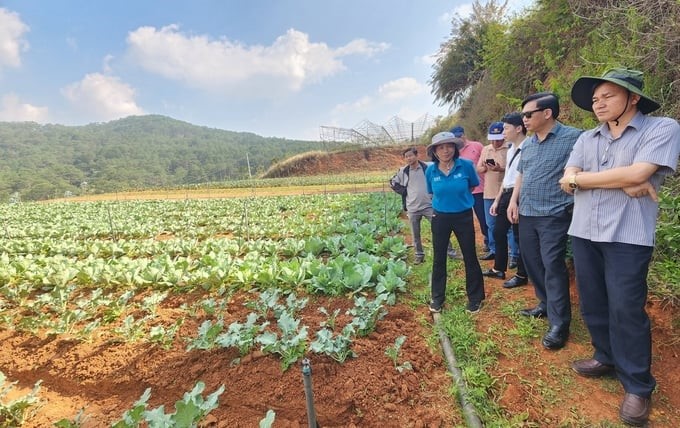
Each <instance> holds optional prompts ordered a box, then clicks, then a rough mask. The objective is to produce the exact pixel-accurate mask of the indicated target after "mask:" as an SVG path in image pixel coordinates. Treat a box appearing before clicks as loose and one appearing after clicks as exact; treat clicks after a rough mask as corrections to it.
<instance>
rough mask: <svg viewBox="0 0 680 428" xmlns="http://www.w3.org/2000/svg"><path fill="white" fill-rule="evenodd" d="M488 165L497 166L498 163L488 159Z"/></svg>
mask: <svg viewBox="0 0 680 428" xmlns="http://www.w3.org/2000/svg"><path fill="white" fill-rule="evenodd" d="M486 163H487V164H488V165H496V161H495V160H493V159H487V160H486Z"/></svg>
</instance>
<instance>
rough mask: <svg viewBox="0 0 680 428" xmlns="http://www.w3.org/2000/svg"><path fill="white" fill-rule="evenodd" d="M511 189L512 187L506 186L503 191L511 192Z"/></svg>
mask: <svg viewBox="0 0 680 428" xmlns="http://www.w3.org/2000/svg"><path fill="white" fill-rule="evenodd" d="M513 189H514V187H506V188H504V189H503V193H512V190H513Z"/></svg>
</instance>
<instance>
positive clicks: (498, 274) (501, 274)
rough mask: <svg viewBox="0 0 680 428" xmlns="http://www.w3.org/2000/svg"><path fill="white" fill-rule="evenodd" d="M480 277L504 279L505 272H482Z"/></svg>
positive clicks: (490, 270) (491, 270)
mask: <svg viewBox="0 0 680 428" xmlns="http://www.w3.org/2000/svg"><path fill="white" fill-rule="evenodd" d="M482 275H484V276H488V277H490V278H496V279H505V272H503V271H502V270H493V269H489V270H485V271H484V272H482Z"/></svg>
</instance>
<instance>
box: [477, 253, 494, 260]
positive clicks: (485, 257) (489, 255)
mask: <svg viewBox="0 0 680 428" xmlns="http://www.w3.org/2000/svg"><path fill="white" fill-rule="evenodd" d="M495 258H496V254H495V253H492V252H490V251H489V252H488V253H486V254H484V255H483V256H481V257H480V258H479V260H493V259H495Z"/></svg>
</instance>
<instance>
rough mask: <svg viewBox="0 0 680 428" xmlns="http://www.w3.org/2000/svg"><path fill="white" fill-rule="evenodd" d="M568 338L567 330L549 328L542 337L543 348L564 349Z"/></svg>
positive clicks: (554, 327)
mask: <svg viewBox="0 0 680 428" xmlns="http://www.w3.org/2000/svg"><path fill="white" fill-rule="evenodd" d="M568 337H569V330H568V329H561V328H559V327H556V326H552V327H550V330H548V332H547V333H546V334H545V336H543V341H542V343H543V347H544V348H546V349H560V348H564V345H566V343H567V338H568Z"/></svg>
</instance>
